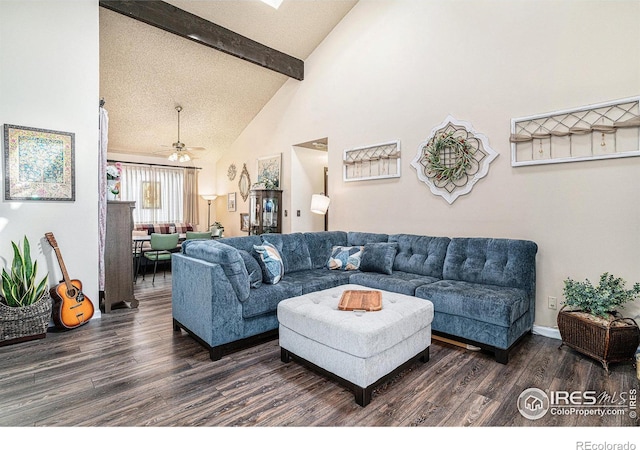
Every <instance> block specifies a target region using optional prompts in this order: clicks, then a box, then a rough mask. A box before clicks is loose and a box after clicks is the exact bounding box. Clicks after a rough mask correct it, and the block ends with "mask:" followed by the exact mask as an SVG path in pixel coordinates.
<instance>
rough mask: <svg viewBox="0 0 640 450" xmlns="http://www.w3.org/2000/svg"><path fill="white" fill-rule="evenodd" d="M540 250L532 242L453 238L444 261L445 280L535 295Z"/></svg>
mask: <svg viewBox="0 0 640 450" xmlns="http://www.w3.org/2000/svg"><path fill="white" fill-rule="evenodd" d="M537 250H538V246H537V245H536V244H535V243H534V242H531V241H524V240H515V239H489V238H453V239H451V242H450V243H449V248H448V250H447V256H446V258H445V260H444V267H443V278H444V279H446V280H459V281H468V282H470V283H481V284H495V285H498V286H510V287H518V288H522V289H526V290H527V292H534V291H535V274H536V260H535V258H536V252H537Z"/></svg>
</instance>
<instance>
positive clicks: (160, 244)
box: [142, 233, 180, 284]
mask: <svg viewBox="0 0 640 450" xmlns="http://www.w3.org/2000/svg"><path fill="white" fill-rule="evenodd" d="M179 239H180V235H179V234H178V233H172V234H162V233H152V234H151V250H149V251H147V252H145V253H144V257H145V258H147V259H148V260H150V261H153V262H154V263H153V279H152V281H151V284H153V283H154V282H155V281H156V271H157V270H158V261H171V253H172V251H171V250H175V249H176V248H177V247H178V241H179ZM163 275H164V276H166V272H163ZM142 279H143V280H144V273H143V274H142Z"/></svg>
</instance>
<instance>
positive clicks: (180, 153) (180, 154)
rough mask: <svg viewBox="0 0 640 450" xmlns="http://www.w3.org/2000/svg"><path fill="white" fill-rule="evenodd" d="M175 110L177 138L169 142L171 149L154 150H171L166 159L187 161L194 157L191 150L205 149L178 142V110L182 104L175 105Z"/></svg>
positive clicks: (163, 151) (161, 151) (180, 109)
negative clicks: (176, 115)
mask: <svg viewBox="0 0 640 450" xmlns="http://www.w3.org/2000/svg"><path fill="white" fill-rule="evenodd" d="M176 111H178V140H177V141H176V142H174V143H173V144H171V147H172V148H171V150H159V151H157V152H154V153H156V154H158V153H165V154H166V153H167V152H171V153H170V155H169V157H168V159H169V161H178V162H187V161H191V160H192V159H194V158H196V157H195V156H194V155H193V154H192V153H191V152H192V151H202V150H206V149H205V148H204V147H187V146H186V145H185V144H184V143H183V142H180V112H181V111H182V106H179V105H178V106H176ZM162 147H168V145H163V146H162Z"/></svg>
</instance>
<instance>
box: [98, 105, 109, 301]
mask: <svg viewBox="0 0 640 450" xmlns="http://www.w3.org/2000/svg"><path fill="white" fill-rule="evenodd" d="M99 128H100V142H99V145H98V156H99V157H98V244H99V249H98V274H99V275H98V276H99V282H98V285H99V289H100V290H101V291H104V248H105V238H106V235H107V143H108V140H109V139H108V134H109V114H108V113H107V110H106V109H104V108H103V107H102V106H101V107H100V119H99Z"/></svg>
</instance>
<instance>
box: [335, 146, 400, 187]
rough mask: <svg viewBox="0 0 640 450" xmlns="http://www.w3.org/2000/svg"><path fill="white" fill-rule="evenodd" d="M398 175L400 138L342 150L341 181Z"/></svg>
mask: <svg viewBox="0 0 640 450" xmlns="http://www.w3.org/2000/svg"><path fill="white" fill-rule="evenodd" d="M399 177H400V140H396V141H391V142H385V143H383V144H377V145H368V146H365V147H357V148H352V149H349V150H345V151H344V156H343V172H342V180H343V181H364V180H377V179H382V178H399Z"/></svg>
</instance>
